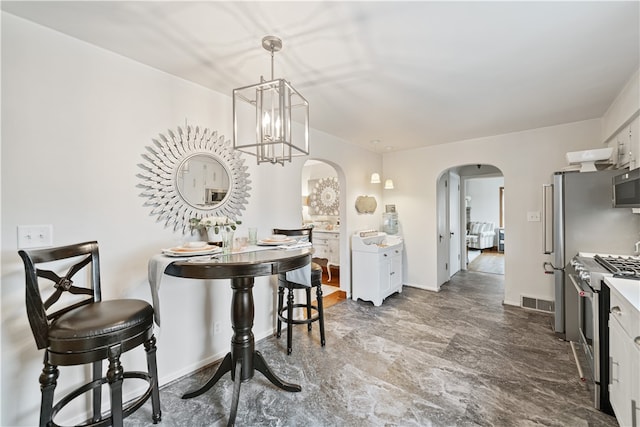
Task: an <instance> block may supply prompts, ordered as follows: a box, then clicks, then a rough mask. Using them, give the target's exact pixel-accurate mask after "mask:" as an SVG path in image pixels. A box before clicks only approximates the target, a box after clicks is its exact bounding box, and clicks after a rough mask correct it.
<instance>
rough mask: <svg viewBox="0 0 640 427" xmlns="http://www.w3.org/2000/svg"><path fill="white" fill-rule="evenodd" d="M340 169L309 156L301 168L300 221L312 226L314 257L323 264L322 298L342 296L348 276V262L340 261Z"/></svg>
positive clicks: (342, 198)
mask: <svg viewBox="0 0 640 427" xmlns="http://www.w3.org/2000/svg"><path fill="white" fill-rule="evenodd" d="M344 186H345V179H344V173H342V171H341V169H340V167H339V166H338V165H335V164H334V163H332V162H328V161H326V160H322V159H309V160H307V161H306V162H305V164H304V166H303V168H302V172H301V190H302V193H301V195H302V209H301V215H302V225H304V226H313V230H314V231H313V244H314V249H315V254H314V261H315V262H317V263H318V264H320V265H321V266H322V267H323V275H322V284H323V290H324V292H325V301H326V299H327V298H328V297H330V296H331V295H333V294H334V293H335V292H336V291H338V294H337V295H333V297H331V298H333V299H336V298H337V299H338V300H341V299H344V298H345V297H346V294H347V289H346V287H347V286H348V285H349V283H350V282H349V280H346V279H343V278H345V277H349V274H350V272H349V271H348V270H349V265H346V263H343V262H341V258H344V256H348V250H347V249H342V248H348V244H347V239H346V236H344V233H341V229H346V227H343V226H344V225H345V224H344V223H343V221H344V220H345V219H346V212H345V192H344V191H342V189H343V188H344Z"/></svg>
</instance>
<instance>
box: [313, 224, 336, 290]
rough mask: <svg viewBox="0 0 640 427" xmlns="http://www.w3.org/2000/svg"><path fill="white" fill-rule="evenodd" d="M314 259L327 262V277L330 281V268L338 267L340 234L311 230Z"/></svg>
mask: <svg viewBox="0 0 640 427" xmlns="http://www.w3.org/2000/svg"><path fill="white" fill-rule="evenodd" d="M313 248H314V250H315V252H314V254H313V256H314V258H324V259H326V260H327V275H328V276H329V281H331V266H334V267H339V266H340V232H338V231H330V230H313Z"/></svg>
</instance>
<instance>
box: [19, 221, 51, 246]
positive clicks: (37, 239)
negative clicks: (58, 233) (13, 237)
mask: <svg viewBox="0 0 640 427" xmlns="http://www.w3.org/2000/svg"><path fill="white" fill-rule="evenodd" d="M50 246H53V225H51V224H47V225H19V226H18V249H33V248H45V247H50Z"/></svg>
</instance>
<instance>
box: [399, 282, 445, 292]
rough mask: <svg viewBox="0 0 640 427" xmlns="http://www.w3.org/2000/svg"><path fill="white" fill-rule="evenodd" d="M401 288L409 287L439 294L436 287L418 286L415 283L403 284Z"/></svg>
mask: <svg viewBox="0 0 640 427" xmlns="http://www.w3.org/2000/svg"><path fill="white" fill-rule="evenodd" d="M402 286H409V287H410V288H416V289H422V290H425V291H431V292H440V288H438V287H435V288H434V287H430V286H425V285H418V284H415V283H403V284H402Z"/></svg>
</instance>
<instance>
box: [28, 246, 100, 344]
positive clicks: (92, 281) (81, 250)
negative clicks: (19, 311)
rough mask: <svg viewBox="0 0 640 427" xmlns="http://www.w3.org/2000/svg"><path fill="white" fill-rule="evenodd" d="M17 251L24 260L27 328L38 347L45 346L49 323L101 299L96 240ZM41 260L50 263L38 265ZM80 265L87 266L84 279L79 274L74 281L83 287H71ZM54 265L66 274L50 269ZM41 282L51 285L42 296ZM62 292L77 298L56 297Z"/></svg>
mask: <svg viewBox="0 0 640 427" xmlns="http://www.w3.org/2000/svg"><path fill="white" fill-rule="evenodd" d="M18 254H19V255H20V257H21V258H22V261H23V262H24V268H25V277H26V304H27V316H28V317H29V324H30V325H31V331H32V332H33V336H34V338H35V340H36V345H37V346H38V348H39V349H42V348H46V347H48V345H49V340H48V338H47V337H48V333H49V325H50V324H51V322H53V321H54V320H55V319H57V318H58V317H59V316H60V315H62V314H64V313H66V312H68V311H71V310H73V309H75V308H78V307H81V306H83V305H87V304H92V303H94V302H96V301H100V300H101V295H100V266H99V265H100V262H99V256H98V242H85V243H78V244H74V245H68V246H60V247H57V248H47V249H35V250H20V251H18ZM72 258H76V259H72ZM65 260H67V261H71V262H72V264H71V265H69V262H64V261H65ZM45 263H51V264H49V265H47V266H46V267H45V266H42V268H39V265H40V264H45ZM84 267H87V268H88V270H84V271H85V272H87V274H86V276H85V277H84V280H81V279H82V277H80V276H79V278H78V280H77V281H78V282H79V283H83V284H84V286H83V287H81V286H75V285H74V282H73V277H74V276H75V274H76V273H78V272H79V271H82V270H83V269H84ZM45 268H47V269H45ZM54 268H55V269H56V270H58V271H59V270H62V269H66V273H64V272H63V273H60V274H61V275H60V274H58V272H56V271H53V269H54ZM40 278H42V279H46V281H45V280H40ZM40 282H42V283H40ZM45 284H46V285H48V287H49V288H51V289H50V290H51V292H49V291H47V294H48V296H47V298H46V299H43V297H42V293H41V288H42V290H43V291H44V290H45V289H46V287H47V286H46V285H45ZM65 292H66V293H69V294H73V295H76V296H77V297H74V298H63V300H60V297H62V296H63V294H65ZM56 303H57V304H56ZM54 304H55V307H54Z"/></svg>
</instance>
